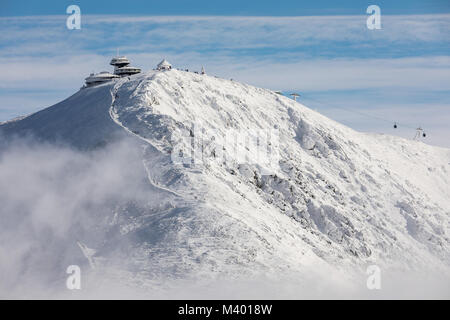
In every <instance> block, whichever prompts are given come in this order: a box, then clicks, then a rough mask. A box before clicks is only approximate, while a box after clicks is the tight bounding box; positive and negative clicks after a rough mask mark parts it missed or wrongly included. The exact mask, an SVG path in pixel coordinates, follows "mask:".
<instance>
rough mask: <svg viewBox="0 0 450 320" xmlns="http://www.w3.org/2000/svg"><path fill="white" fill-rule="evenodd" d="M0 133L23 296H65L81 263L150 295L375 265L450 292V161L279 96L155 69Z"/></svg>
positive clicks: (5, 236) (3, 182) (1, 250)
mask: <svg viewBox="0 0 450 320" xmlns="http://www.w3.org/2000/svg"><path fill="white" fill-rule="evenodd" d="M0 134H2V135H3V137H4V139H3V141H4V143H6V144H7V146H6V147H4V148H3V150H2V151H1V152H0V200H1V203H2V204H3V205H2V208H1V209H0V214H1V216H2V218H3V219H5V221H7V222H8V223H6V224H3V225H2V227H1V228H2V229H1V231H2V233H1V234H2V242H1V247H0V255H1V256H2V259H1V261H2V262H1V264H2V267H3V268H5V269H6V270H9V272H7V273H6V274H7V275H8V276H4V278H5V279H4V280H5V281H4V282H3V281H2V283H6V284H7V287H8V288H10V289H11V288H17V287H20V285H21V283H22V282H21V281H23V279H24V275H26V276H27V279H28V278H30V279H33V281H38V280H36V278H40V277H37V276H36V274H45V275H46V277H45V279H46V280H45V281H43V280H42V279H39V281H38V282H39V283H44V284H42V285H43V286H45V285H46V283H47V282H50V283H52V284H55V285H56V287H58V286H61V287H64V276H65V274H64V272H65V265H68V264H70V263H72V264H79V265H82V266H83V268H86V269H89V270H95V272H99V271H98V270H108V274H110V276H112V277H114V278H115V279H116V278H118V279H120V281H123V282H125V283H133V284H135V285H137V286H138V287H142V288H151V289H152V290H154V289H155V288H161V287H163V286H164V285H167V283H173V281H175V282H176V281H192V282H194V283H195V282H196V281H200V279H201V281H206V282H208V281H217V280H218V279H234V280H236V281H238V280H239V279H242V278H248V279H252V278H255V279H258V277H267V278H269V279H272V280H273V281H275V282H276V281H277V280H278V279H280V278H283V276H285V275H288V274H289V275H292V276H293V277H295V278H296V279H297V280H298V281H299V283H302V281H303V282H304V283H307V282H308V281H310V282H311V281H312V280H311V279H315V278H317V279H318V278H320V277H326V276H327V275H328V276H329V277H331V278H332V277H337V275H338V274H339V275H342V274H344V275H345V277H348V279H349V281H351V279H355V276H354V275H355V274H361V273H363V274H364V272H365V267H366V266H367V265H370V264H376V265H378V266H379V267H380V268H381V269H382V270H391V271H392V272H422V271H423V270H429V272H431V273H433V274H434V273H436V274H438V275H439V276H442V278H443V279H445V280H444V281H447V283H448V280H449V262H450V261H449V258H450V256H449V253H450V250H449V245H450V242H449V238H448V232H449V214H450V200H449V199H450V187H449V186H450V174H449V172H448V171H449V170H450V166H449V163H450V150H449V149H444V148H438V147H431V146H428V145H425V144H423V143H421V142H416V141H409V140H405V139H401V138H397V137H391V136H384V135H374V134H363V133H359V132H355V131H354V130H351V129H349V128H347V127H345V126H343V125H341V124H339V123H336V122H334V121H332V120H330V119H328V118H326V117H324V116H322V115H320V114H318V113H316V112H314V111H312V110H310V109H308V108H307V107H305V106H303V105H301V104H299V103H297V102H294V101H292V100H290V99H288V98H286V97H283V96H280V95H278V94H276V93H274V92H272V91H270V90H266V89H260V88H255V87H252V86H249V85H245V84H241V83H237V82H235V81H229V80H224V79H219V78H215V77H211V76H207V75H199V74H195V73H189V72H183V71H177V70H172V71H168V72H153V71H151V72H148V73H146V74H142V75H137V76H133V77H131V78H130V79H128V78H122V79H120V80H119V81H117V82H114V83H110V84H105V85H101V86H98V87H93V88H85V89H82V90H80V91H79V92H78V93H76V94H74V95H73V96H72V97H70V98H68V99H67V100H65V101H63V102H61V103H59V104H56V105H54V106H52V107H50V108H47V109H45V110H43V111H40V112H38V113H35V114H33V115H30V116H28V117H25V118H23V119H20V120H17V121H11V122H7V123H3V124H1V125H0ZM20 136H26V137H28V139H32V140H28V143H27V142H23V140H21V139H19V138H17V137H20ZM17 139H19V140H17ZM55 145H57V146H58V147H55ZM3 229H5V230H3ZM63 230H64V231H63ZM11 234H15V236H12V235H11ZM19 235H20V236H19ZM11 238H13V239H15V240H14V241H12V240H10V239H11ZM77 243H80V244H81V248H83V247H86V248H89V249H92V250H91V251H89V252H91V254H86V252H87V251H86V250H84V251H83V250H80V248H79V247H80V245H79V244H77ZM36 248H38V250H37V249H36ZM10 252H14V259H11V258H8V257H9V256H10ZM55 252H57V253H58V254H55ZM83 253H84V256H83ZM5 261H8V263H6V262H5ZM35 265H38V266H41V267H40V268H39V269H38V270H39V272H36V269H35V268H34V267H33V266H35ZM105 272H106V271H105ZM315 273H316V274H315ZM6 274H5V275H6ZM55 274H56V275H57V276H56V275H55ZM111 274H112V275H111ZM282 275H283V276H282ZM61 279H62V280H61ZM288 282H289V281H285V282H283V281H280V286H281V285H282V284H283V283H284V284H286V283H288ZM181 283H183V282H181ZM444 283H445V282H444ZM22 285H23V284H22ZM361 286H365V282H362V284H361ZM270 294H273V290H272V291H271V293H270ZM443 294H444V295H447V297H448V292H444V293H443ZM268 295H269V293H268Z"/></svg>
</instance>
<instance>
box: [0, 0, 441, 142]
mask: <svg viewBox="0 0 450 320" xmlns="http://www.w3.org/2000/svg"><path fill="white" fill-rule="evenodd" d="M125 3H126V5H124V2H123V1H114V0H110V1H27V2H25V1H17V0H16V1H6V2H5V1H2V8H1V11H0V29H1V30H2V32H1V33H0V67H1V68H2V70H3V77H0V121H3V120H7V119H10V118H13V117H16V116H19V115H23V114H28V113H30V112H35V111H37V110H40V109H42V108H44V107H47V106H49V105H52V104H54V103H56V102H58V101H60V100H62V99H64V98H66V97H68V96H69V95H71V94H73V93H74V92H75V91H76V90H78V89H79V88H80V87H81V85H82V84H83V79H84V78H85V77H86V76H87V75H88V74H89V73H90V72H92V71H95V72H98V71H103V70H110V69H111V68H110V66H109V65H108V62H109V59H110V58H111V56H113V55H114V54H115V52H116V48H117V47H119V48H120V50H121V53H123V54H126V55H127V56H128V57H129V58H130V59H131V60H132V61H133V63H134V64H136V65H137V66H139V67H142V68H143V69H144V70H148V69H151V68H153V67H154V66H155V64H156V63H157V62H159V60H161V59H162V58H163V57H166V58H167V59H169V61H171V62H172V63H173V64H174V65H175V66H176V67H181V68H189V69H200V68H201V66H202V65H204V66H205V67H206V70H207V72H208V73H209V74H214V75H217V76H221V77H225V78H233V79H236V80H238V81H242V82H246V83H250V84H253V85H257V86H261V87H266V88H270V89H274V90H282V91H283V92H286V93H288V92H291V91H298V92H300V93H301V94H302V95H303V97H302V102H303V103H304V104H305V105H307V106H309V107H311V108H313V109H317V110H318V111H320V112H322V113H323V114H325V115H327V116H329V117H331V118H333V119H335V120H337V121H339V122H342V123H344V124H346V125H349V126H351V127H353V128H355V129H357V130H362V131H373V132H382V133H388V134H398V135H401V136H404V137H407V138H411V137H412V136H413V135H414V131H413V128H415V127H416V126H419V125H421V126H422V127H424V128H425V129H426V130H427V132H428V137H429V138H427V141H428V142H429V143H431V144H437V145H441V146H446V147H450V139H449V137H450V126H449V123H450V56H449V52H450V36H449V34H450V5H449V3H450V2H449V1H377V2H367V1H339V2H336V1H312V2H310V1H308V2H306V1H305V2H303V1H277V2H275V1H227V2H219V1H128V2H125ZM70 4H78V5H79V6H80V8H81V13H82V28H81V30H68V29H67V28H66V19H67V16H68V15H67V14H65V10H66V8H67V6H68V5H70ZM370 4H377V5H379V6H380V8H381V14H382V16H381V23H382V29H381V30H368V29H367V27H366V19H367V16H368V15H367V14H366V8H367V6H368V5H370ZM337 5H338V6H337ZM348 110H350V111H348ZM355 111H356V112H355ZM361 113H364V114H365V115H361ZM393 121H398V122H400V123H401V124H404V126H400V128H399V129H398V130H395V131H394V130H393V128H392V125H391V123H390V122H393Z"/></svg>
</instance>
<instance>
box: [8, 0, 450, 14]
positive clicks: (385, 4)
mask: <svg viewBox="0 0 450 320" xmlns="http://www.w3.org/2000/svg"><path fill="white" fill-rule="evenodd" d="M71 4H77V5H79V6H80V7H82V8H83V12H84V13H86V14H127V15H130V14H131V15H245V16H249V15H250V16H299V15H354V14H360V13H361V11H363V10H364V9H365V8H367V6H369V5H370V4H376V5H378V6H380V7H382V8H383V11H384V13H385V14H430V13H434V14H442V13H449V12H450V3H449V1H448V0H428V1H426V0H395V1H393V0H383V1H380V0H378V1H364V0H340V1H335V0H314V1H302V0H282V1H274V0H259V1H248V0H247V1H243V0H227V1H217V0H165V1H160V0H159V1H155V0H130V1H123V0H95V1H92V0H82V1H76V0H69V1H66V0H31V1H20V0H6V1H5V0H3V1H2V10H1V12H0V15H2V16H19V15H20V16H24V15H57V14H61V13H63V12H64V8H67V6H69V5H71Z"/></svg>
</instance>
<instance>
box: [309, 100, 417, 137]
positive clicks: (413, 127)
mask: <svg viewBox="0 0 450 320" xmlns="http://www.w3.org/2000/svg"><path fill="white" fill-rule="evenodd" d="M303 97H305V95H303ZM306 100H311V101H314V102H316V103H318V104H319V105H322V106H323V105H324V104H323V103H322V102H321V101H318V100H317V99H313V98H311V97H308V96H306ZM327 106H328V107H332V108H335V109H342V110H345V111H347V112H351V113H355V114H359V115H362V116H365V117H368V118H372V119H376V120H379V121H384V122H387V123H390V124H392V123H394V127H396V126H401V127H405V128H409V129H414V130H415V129H416V128H417V127H416V126H412V125H409V124H404V123H401V122H398V121H392V120H389V119H386V118H381V117H379V116H376V115H372V114H368V113H365V112H361V111H357V110H353V109H349V108H346V107H342V106H337V105H334V104H330V103H328V102H327Z"/></svg>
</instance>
